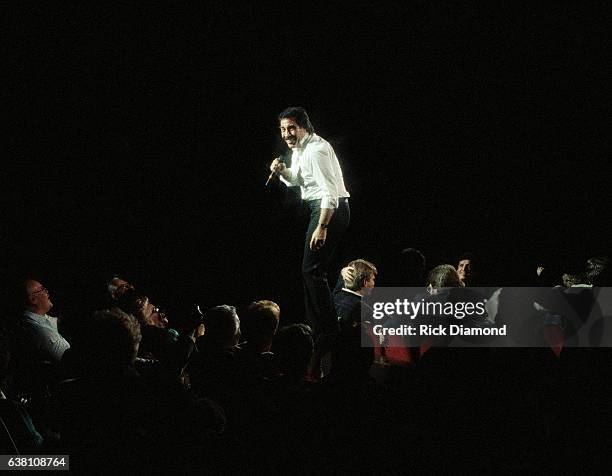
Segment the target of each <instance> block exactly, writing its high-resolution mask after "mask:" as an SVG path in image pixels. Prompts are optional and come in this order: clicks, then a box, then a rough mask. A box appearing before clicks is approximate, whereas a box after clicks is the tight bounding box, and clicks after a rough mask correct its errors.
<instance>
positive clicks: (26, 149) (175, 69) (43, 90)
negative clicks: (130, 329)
mask: <svg viewBox="0 0 612 476" xmlns="http://www.w3.org/2000/svg"><path fill="white" fill-rule="evenodd" d="M603 5H605V4H602V6H601V7H599V6H594V4H591V3H589V4H588V5H583V2H555V3H554V4H552V3H547V4H540V2H524V3H523V2H504V3H499V4H494V5H488V4H487V5H482V6H478V7H476V6H466V5H465V4H463V3H462V2H452V1H448V2H429V1H420V2H369V4H368V6H358V5H356V4H352V5H351V4H349V5H345V6H340V5H336V4H333V3H332V4H327V5H320V6H315V5H312V4H310V3H307V2H302V3H291V2H283V3H278V4H277V5H276V6H275V8H271V9H264V8H263V7H260V6H256V5H255V4H254V2H253V4H251V5H247V4H240V2H238V4H234V3H231V2H207V3H206V6H202V5H199V6H193V7H189V6H185V5H178V4H176V5H172V6H168V7H165V8H155V7H152V6H149V5H147V4H136V3H132V2H121V3H120V4H119V5H114V6H105V7H101V6H97V5H80V6H75V7H69V6H66V5H64V4H59V3H58V4H56V5H52V6H49V5H47V6H40V7H34V6H29V7H23V6H22V7H18V8H17V7H15V8H14V9H13V10H12V12H10V13H11V14H10V15H9V22H10V27H9V29H8V30H7V34H6V35H5V38H4V41H3V43H4V44H5V46H6V56H5V71H6V73H7V74H8V87H7V88H3V95H4V96H5V97H4V99H5V100H6V103H7V112H8V114H7V117H8V119H9V123H10V126H9V128H8V129H7V130H6V132H7V134H6V139H7V140H6V143H5V153H4V157H5V161H4V163H5V165H4V166H5V167H6V168H5V172H4V173H3V174H2V175H3V176H4V178H5V180H6V185H5V186H3V190H2V194H1V195H2V204H1V206H2V210H3V213H2V215H3V217H2V229H1V233H2V236H1V239H2V242H1V245H2V253H3V256H2V263H3V267H4V268H5V272H6V274H7V275H8V276H14V275H16V274H17V273H37V274H38V275H39V276H41V280H42V279H44V282H43V283H44V284H46V285H47V286H48V287H49V288H50V289H51V291H52V297H53V300H54V301H55V303H56V310H57V311H58V312H60V311H61V309H68V308H70V307H71V306H72V308H73V310H74V309H75V308H76V309H77V310H78V309H80V308H81V306H82V305H83V304H84V303H85V304H86V303H88V302H89V300H90V296H92V295H93V293H94V292H98V293H99V292H100V291H101V290H102V288H103V280H104V278H105V277H107V275H108V273H111V272H120V273H123V274H124V275H125V276H126V277H128V278H129V279H131V280H133V281H134V282H135V283H136V284H137V286H139V287H140V288H143V289H145V291H146V292H148V293H150V294H151V295H152V297H153V298H154V300H155V301H156V302H160V303H162V304H164V305H167V306H170V307H172V306H173V305H175V304H176V303H179V302H187V301H189V302H193V301H199V302H201V303H203V304H204V305H206V306H208V305H213V304H220V303H230V304H236V305H242V304H244V303H247V302H249V301H251V300H254V299H261V298H272V299H274V300H277V301H278V302H280V303H281V305H282V307H283V309H284V312H285V316H286V318H287V319H299V318H300V314H301V312H302V311H301V296H300V293H301V281H300V274H299V261H300V259H301V249H302V235H303V231H304V227H305V221H304V219H303V217H300V214H299V213H298V212H297V210H296V209H295V207H292V206H291V200H289V199H288V198H287V197H286V196H285V195H284V192H283V191H282V189H280V188H278V187H277V186H272V187H270V188H268V189H266V188H264V182H265V180H266V177H267V173H268V172H267V167H268V164H269V162H270V161H271V160H272V159H273V158H274V157H275V156H277V155H278V154H279V153H281V152H282V151H283V145H282V143H281V141H280V139H279V137H278V130H277V121H276V115H277V114H278V112H280V111H281V110H282V109H284V108H285V107H287V106H290V105H300V106H303V107H305V108H306V109H307V110H308V112H309V113H310V117H311V120H312V122H313V124H314V126H315V128H316V130H317V132H318V133H319V134H320V135H321V136H322V137H324V138H325V139H327V140H328V141H330V142H331V143H332V145H333V146H334V148H335V150H336V153H337V155H338V156H339V158H340V161H341V164H342V167H343V170H344V174H345V180H346V183H347V188H348V189H349V191H350V192H351V194H352V198H351V207H352V223H351V227H350V230H349V233H347V236H346V240H345V246H344V248H343V250H342V252H341V254H340V255H339V258H338V259H339V261H344V260H348V259H353V258H357V257H362V258H367V259H370V260H372V261H374V262H375V263H376V264H377V265H378V267H379V284H386V285H391V284H399V283H393V282H390V279H389V276H392V274H393V271H394V270H393V267H394V264H396V262H397V261H396V256H397V252H398V251H399V250H400V249H401V248H404V247H407V246H412V247H416V248H419V249H421V250H423V252H424V253H425V254H426V255H427V258H428V267H433V266H434V265H435V264H439V263H443V262H450V263H452V264H456V261H457V257H458V256H459V254H461V253H462V252H464V251H466V250H469V251H472V252H474V253H476V254H477V255H479V256H480V257H481V258H482V259H483V260H484V261H485V263H486V264H487V267H488V271H489V276H490V279H491V280H492V282H494V284H498V283H499V284H514V285H521V284H522V285H527V284H530V282H529V275H530V274H533V272H534V270H535V265H536V263H537V262H538V261H539V260H546V261H548V262H551V261H556V262H559V263H570V262H582V261H583V260H584V259H586V258H587V257H588V256H591V255H595V254H600V253H604V254H605V253H607V252H608V250H609V243H610V241H609V238H610V225H609V211H608V202H609V200H608V196H609V192H608V188H609V187H608V183H609V175H608V174H607V160H608V157H609V138H608V137H609V136H608V131H609V127H610V126H609V123H608V116H609V110H610V107H609V106H610V104H609V101H608V92H609V74H610V70H609V63H607V62H606V55H607V54H608V53H609V51H607V50H608V44H609V34H608V31H609V24H610V23H609V20H610V19H609V17H608V16H607V14H606V13H607V12H606V10H605V6H603ZM289 198H290V197H289ZM336 271H337V270H336ZM385 276H386V277H385Z"/></svg>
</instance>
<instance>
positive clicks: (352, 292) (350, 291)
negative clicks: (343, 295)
mask: <svg viewBox="0 0 612 476" xmlns="http://www.w3.org/2000/svg"><path fill="white" fill-rule="evenodd" d="M342 290H343V291H346V292H347V293H351V294H354V295H355V296H359V297H363V296H362V295H361V294H359V293H357V292H355V291H353V290H351V289H348V288H342Z"/></svg>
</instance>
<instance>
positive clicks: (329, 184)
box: [270, 107, 350, 353]
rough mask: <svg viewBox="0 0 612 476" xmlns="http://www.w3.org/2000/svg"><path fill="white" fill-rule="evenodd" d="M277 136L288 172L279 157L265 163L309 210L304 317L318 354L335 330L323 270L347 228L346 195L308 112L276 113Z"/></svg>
mask: <svg viewBox="0 0 612 476" xmlns="http://www.w3.org/2000/svg"><path fill="white" fill-rule="evenodd" d="M278 119H279V121H280V122H279V126H280V133H281V137H282V138H283V140H284V141H285V142H286V143H287V146H288V147H289V148H290V149H291V151H292V155H291V168H287V167H286V166H285V164H284V163H283V162H281V161H280V160H279V159H275V160H274V161H273V162H272V164H271V165H270V170H272V172H275V173H277V174H278V175H280V179H281V180H282V181H283V182H284V183H285V184H287V185H299V186H300V187H301V192H302V200H303V201H304V202H305V203H306V205H307V206H308V208H309V209H310V223H309V225H308V230H307V231H306V242H305V245H304V258H303V261H302V276H303V279H304V297H305V308H306V318H307V320H309V321H310V323H311V324H312V326H313V328H314V331H315V335H316V340H317V348H318V350H319V351H320V353H323V352H325V351H326V350H328V349H329V346H330V344H331V342H332V340H333V338H334V336H335V334H336V333H337V331H338V318H337V315H336V312H335V310H334V305H333V302H332V298H331V292H330V289H329V286H328V284H327V267H328V265H329V263H330V262H331V260H332V257H333V253H334V250H335V249H336V246H337V245H338V242H339V241H340V238H341V237H342V233H343V232H344V230H345V229H346V227H347V226H348V224H349V219H350V210H349V203H348V197H349V193H348V192H347V191H346V188H345V186H344V179H343V178H342V170H341V169H340V164H339V163H338V158H337V157H336V154H335V152H334V149H332V147H331V145H329V143H328V142H327V141H326V140H325V139H322V138H321V137H319V136H318V135H316V134H315V133H314V128H313V127H312V124H311V123H310V119H309V118H308V114H307V113H306V111H305V110H304V109H303V108H301V107H290V108H287V109H285V110H284V111H283V112H281V113H280V114H279V115H278Z"/></svg>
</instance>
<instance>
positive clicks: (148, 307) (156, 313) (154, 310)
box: [142, 298, 168, 329]
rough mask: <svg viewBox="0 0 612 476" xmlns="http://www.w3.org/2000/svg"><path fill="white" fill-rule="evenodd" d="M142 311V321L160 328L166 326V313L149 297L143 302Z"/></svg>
mask: <svg viewBox="0 0 612 476" xmlns="http://www.w3.org/2000/svg"><path fill="white" fill-rule="evenodd" d="M142 313H143V315H144V321H145V322H146V323H147V324H148V325H150V326H155V327H160V328H162V329H163V328H166V327H168V318H167V317H166V315H165V314H164V313H163V312H161V311H160V310H159V308H158V307H157V306H155V305H154V304H153V303H152V302H151V301H149V299H148V298H147V299H145V302H144V304H143V309H142Z"/></svg>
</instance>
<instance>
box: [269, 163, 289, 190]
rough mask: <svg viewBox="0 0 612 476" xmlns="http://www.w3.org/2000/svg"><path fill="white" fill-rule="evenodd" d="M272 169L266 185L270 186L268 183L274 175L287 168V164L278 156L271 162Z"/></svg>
mask: <svg viewBox="0 0 612 476" xmlns="http://www.w3.org/2000/svg"><path fill="white" fill-rule="evenodd" d="M270 170H271V172H270V176H269V177H268V180H266V187H267V186H268V183H270V180H272V178H273V177H274V176H278V175H280V174H282V173H283V170H285V164H284V163H283V161H282V160H281V158H280V157H277V158H276V159H274V160H273V161H272V163H271V164H270Z"/></svg>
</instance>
